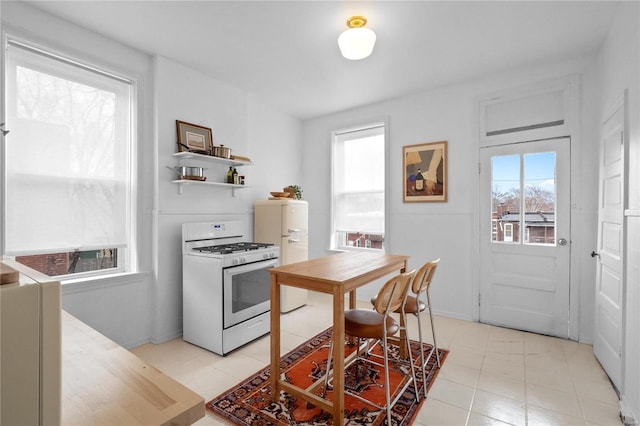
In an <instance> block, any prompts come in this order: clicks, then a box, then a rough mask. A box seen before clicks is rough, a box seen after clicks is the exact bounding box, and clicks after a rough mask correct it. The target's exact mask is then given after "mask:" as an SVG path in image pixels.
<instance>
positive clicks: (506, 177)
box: [491, 155, 522, 243]
mask: <svg viewBox="0 0 640 426" xmlns="http://www.w3.org/2000/svg"><path fill="white" fill-rule="evenodd" d="M520 185H521V182H520V156H519V155H505V156H498V157H492V158H491V188H492V189H491V198H492V199H491V212H492V215H491V217H492V220H491V227H492V229H491V241H495V242H506V243H514V242H515V243H517V242H518V241H519V240H520V239H519V234H520V206H521V204H522V200H521V197H520Z"/></svg>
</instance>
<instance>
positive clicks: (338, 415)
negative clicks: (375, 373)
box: [333, 287, 344, 426]
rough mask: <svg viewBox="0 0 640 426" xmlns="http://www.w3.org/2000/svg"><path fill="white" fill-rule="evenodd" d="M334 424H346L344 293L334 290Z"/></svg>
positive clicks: (337, 425)
mask: <svg viewBox="0 0 640 426" xmlns="http://www.w3.org/2000/svg"><path fill="white" fill-rule="evenodd" d="M333 424H334V425H336V426H341V425H343V424H344V293H343V292H342V291H341V289H339V288H338V287H336V288H335V289H334V290H333Z"/></svg>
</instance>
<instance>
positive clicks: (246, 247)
mask: <svg viewBox="0 0 640 426" xmlns="http://www.w3.org/2000/svg"><path fill="white" fill-rule="evenodd" d="M271 246H273V244H270V243H232V244H220V245H215V246H206V247H196V248H195V249H194V250H197V251H199V252H201V253H218V254H231V253H237V252H242V251H251V250H258V249H261V248H265V247H271Z"/></svg>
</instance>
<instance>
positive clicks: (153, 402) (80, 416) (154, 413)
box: [62, 311, 205, 426]
mask: <svg viewBox="0 0 640 426" xmlns="http://www.w3.org/2000/svg"><path fill="white" fill-rule="evenodd" d="M204 413H205V408H204V399H203V398H202V397H201V396H200V395H198V394H196V393H195V392H193V391H192V390H190V389H189V388H187V387H185V386H184V385H182V384H180V383H178V382H177V381H175V380H174V379H172V378H171V377H169V376H167V375H166V374H164V373H162V372H160V371H159V370H157V369H156V368H155V367H153V366H151V365H150V364H147V363H146V362H144V361H143V360H141V359H140V358H138V357H137V356H135V355H134V354H132V353H131V352H129V351H128V350H126V349H125V348H123V347H121V346H120V345H118V344H117V343H115V342H113V341H111V340H109V339H108V338H106V337H105V336H103V335H102V334H100V333H98V332H97V331H96V330H94V329H92V328H91V327H89V326H88V325H86V324H84V323H83V322H82V321H80V320H78V319H76V318H75V317H73V316H72V315H70V314H69V313H67V312H64V311H63V312H62V424H63V425H83V426H86V425H109V426H113V425H190V424H193V423H194V422H196V421H197V420H199V419H201V418H202V417H204Z"/></svg>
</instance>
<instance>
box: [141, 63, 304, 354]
mask: <svg viewBox="0 0 640 426" xmlns="http://www.w3.org/2000/svg"><path fill="white" fill-rule="evenodd" d="M155 93H156V129H157V144H156V149H157V166H156V170H157V172H158V177H157V181H156V183H157V197H156V206H155V210H154V216H155V217H154V224H155V229H156V232H155V235H156V238H157V241H156V242H155V244H154V247H155V248H156V252H155V253H154V261H155V265H156V266H155V268H154V270H155V271H156V285H155V288H154V292H153V303H152V309H153V313H152V324H153V331H152V341H154V342H163V341H166V340H168V339H171V338H173V337H176V336H180V335H181V334H182V252H181V247H182V246H181V232H182V231H181V225H182V223H185V222H198V221H210V220H242V221H244V222H245V223H246V231H245V232H246V236H247V240H250V239H252V237H253V204H254V202H255V201H256V200H257V199H262V198H266V197H268V196H269V191H275V190H279V189H280V188H282V187H283V186H285V185H287V184H289V183H293V182H296V181H298V180H299V177H300V170H301V169H300V164H299V161H298V158H299V157H300V148H299V140H300V132H301V124H300V122H299V121H298V120H295V119H293V118H291V117H290V116H288V115H286V114H283V113H280V112H278V111H277V110H275V109H273V108H272V107H270V106H268V105H267V104H265V103H264V102H262V101H261V100H260V99H259V98H257V97H255V96H252V95H249V94H248V93H246V92H244V91H242V90H240V89H238V88H235V87H233V86H229V85H227V84H224V83H222V82H220V81H218V80H216V79H213V78H211V77H208V76H206V75H204V74H201V73H200V72H198V71H195V70H192V69H189V68H187V67H185V66H183V65H181V64H178V63H176V62H174V61H172V60H170V59H167V58H163V57H157V58H156V59H155ZM176 120H181V121H186V122H188V123H194V124H199V125H201V126H205V127H209V128H212V129H213V138H214V144H215V145H220V144H223V145H225V146H227V147H230V148H231V149H232V153H235V154H240V155H245V156H248V157H250V158H251V159H252V162H253V163H254V164H253V165H251V166H243V167H241V168H239V170H238V172H239V173H240V174H244V175H245V176H246V186H247V187H246V188H243V189H239V190H235V191H232V190H230V189H228V188H224V187H212V186H206V185H189V186H187V187H185V188H184V189H183V192H182V193H179V191H178V186H177V185H176V184H174V183H171V180H174V179H175V173H174V172H173V171H171V170H168V169H167V168H166V166H173V165H175V164H177V163H176V161H175V159H174V158H173V157H172V154H173V153H175V152H176V147H177V145H176ZM183 164H185V165H196V166H203V167H207V170H206V171H205V174H206V176H207V180H208V181H217V182H224V181H225V179H226V172H227V170H228V166H226V165H218V164H215V163H207V162H203V163H200V162H193V161H184V162H183Z"/></svg>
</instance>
